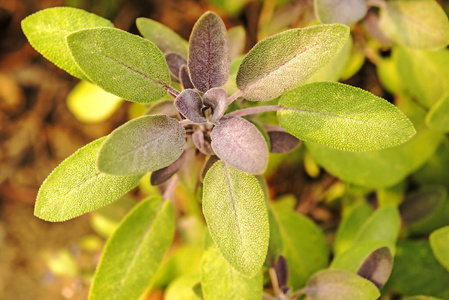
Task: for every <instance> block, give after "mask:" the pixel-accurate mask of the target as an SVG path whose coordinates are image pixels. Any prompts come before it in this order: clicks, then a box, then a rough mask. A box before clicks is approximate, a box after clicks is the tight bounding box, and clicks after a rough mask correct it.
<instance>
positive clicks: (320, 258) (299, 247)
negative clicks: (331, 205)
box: [273, 202, 329, 289]
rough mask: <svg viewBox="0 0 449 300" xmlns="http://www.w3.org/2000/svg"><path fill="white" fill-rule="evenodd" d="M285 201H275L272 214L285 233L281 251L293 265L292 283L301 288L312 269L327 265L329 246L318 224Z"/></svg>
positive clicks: (315, 269) (289, 264)
mask: <svg viewBox="0 0 449 300" xmlns="http://www.w3.org/2000/svg"><path fill="white" fill-rule="evenodd" d="M282 204H283V203H282V202H281V203H278V202H276V203H275V204H274V205H273V214H274V217H275V219H276V220H277V222H278V224H279V230H280V232H281V236H282V243H283V252H282V255H283V256H284V257H285V258H286V259H287V262H288V266H289V269H290V280H289V286H291V287H292V288H293V289H298V288H301V287H303V286H304V285H305V284H306V282H307V279H308V278H309V277H310V276H311V275H312V274H313V273H315V272H316V271H318V270H321V269H324V268H326V266H327V263H328V257H329V249H328V248H327V244H326V240H325V238H324V235H323V232H322V231H321V229H320V228H318V226H316V225H315V224H314V223H313V222H312V221H311V220H310V219H308V218H307V217H305V216H303V215H301V214H299V213H297V212H295V211H293V210H292V209H290V208H286V207H284V206H283V205H282Z"/></svg>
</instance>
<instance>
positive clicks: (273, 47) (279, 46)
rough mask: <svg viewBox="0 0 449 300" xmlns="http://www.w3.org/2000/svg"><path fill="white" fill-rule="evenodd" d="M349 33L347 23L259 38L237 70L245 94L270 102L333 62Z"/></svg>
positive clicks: (254, 98) (312, 27)
mask: <svg viewBox="0 0 449 300" xmlns="http://www.w3.org/2000/svg"><path fill="white" fill-rule="evenodd" d="M348 36H349V28H348V27H347V26H345V25H340V24H334V25H318V26H311V27H307V28H304V29H291V30H287V31H284V32H282V33H280V34H277V35H274V36H272V37H269V38H267V39H264V40H262V41H260V42H259V43H257V44H256V46H254V48H253V49H251V50H250V51H249V53H248V54H247V55H246V56H245V58H244V59H243V61H242V64H241V65H240V67H239V70H238V73H237V87H238V88H239V89H240V90H242V97H244V98H245V99H246V100H251V101H268V100H271V99H274V98H276V97H278V96H279V95H281V94H282V93H284V92H285V91H288V90H291V89H293V88H295V87H297V86H298V85H300V84H301V83H303V82H304V81H305V80H307V79H308V78H309V77H311V76H312V75H313V74H314V73H315V72H316V71H318V70H319V69H320V68H322V67H323V66H324V65H326V64H327V63H328V62H330V61H331V59H332V58H333V57H334V56H335V55H337V53H339V52H340V50H341V49H342V48H343V46H344V44H345V42H346V40H347V39H348Z"/></svg>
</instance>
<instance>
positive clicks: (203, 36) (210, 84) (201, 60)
mask: <svg viewBox="0 0 449 300" xmlns="http://www.w3.org/2000/svg"><path fill="white" fill-rule="evenodd" d="M188 66H189V70H190V78H191V79H192V83H193V85H194V86H195V87H196V88H197V89H198V90H199V91H201V92H203V93H204V92H206V91H207V90H209V89H211V88H214V87H220V86H222V85H224V84H225V83H226V81H227V80H228V76H229V69H230V67H231V58H230V55H229V45H228V34H227V32H226V27H225V25H224V23H223V21H222V20H221V19H220V17H219V16H217V15H216V14H215V13H213V12H206V13H205V14H203V15H202V16H201V17H200V18H199V19H198V21H197V22H196V23H195V26H194V27H193V30H192V34H191V35H190V40H189V59H188Z"/></svg>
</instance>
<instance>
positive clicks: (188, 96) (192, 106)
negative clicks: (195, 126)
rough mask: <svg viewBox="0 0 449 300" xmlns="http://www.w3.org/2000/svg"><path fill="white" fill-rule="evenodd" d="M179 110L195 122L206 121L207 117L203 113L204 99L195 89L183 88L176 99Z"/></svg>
mask: <svg viewBox="0 0 449 300" xmlns="http://www.w3.org/2000/svg"><path fill="white" fill-rule="evenodd" d="M175 106H176V108H177V109H178V111H179V112H180V113H181V114H182V115H183V116H184V117H186V118H187V119H189V120H190V121H192V122H195V123H205V122H206V119H204V118H203V116H202V115H201V108H202V107H203V101H202V99H201V96H200V94H198V92H196V91H195V90H190V89H188V90H183V91H182V92H181V94H179V95H178V96H177V97H176V99H175Z"/></svg>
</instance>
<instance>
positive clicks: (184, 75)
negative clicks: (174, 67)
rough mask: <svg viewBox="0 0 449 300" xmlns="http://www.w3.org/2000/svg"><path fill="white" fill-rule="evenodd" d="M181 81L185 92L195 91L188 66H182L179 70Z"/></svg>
mask: <svg viewBox="0 0 449 300" xmlns="http://www.w3.org/2000/svg"><path fill="white" fill-rule="evenodd" d="M178 77H179V81H180V83H181V85H182V88H183V89H184V90H186V89H194V88H195V87H194V86H193V83H192V81H191V80H190V74H189V68H188V67H187V66H182V67H181V69H180V70H179V75H178Z"/></svg>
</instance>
